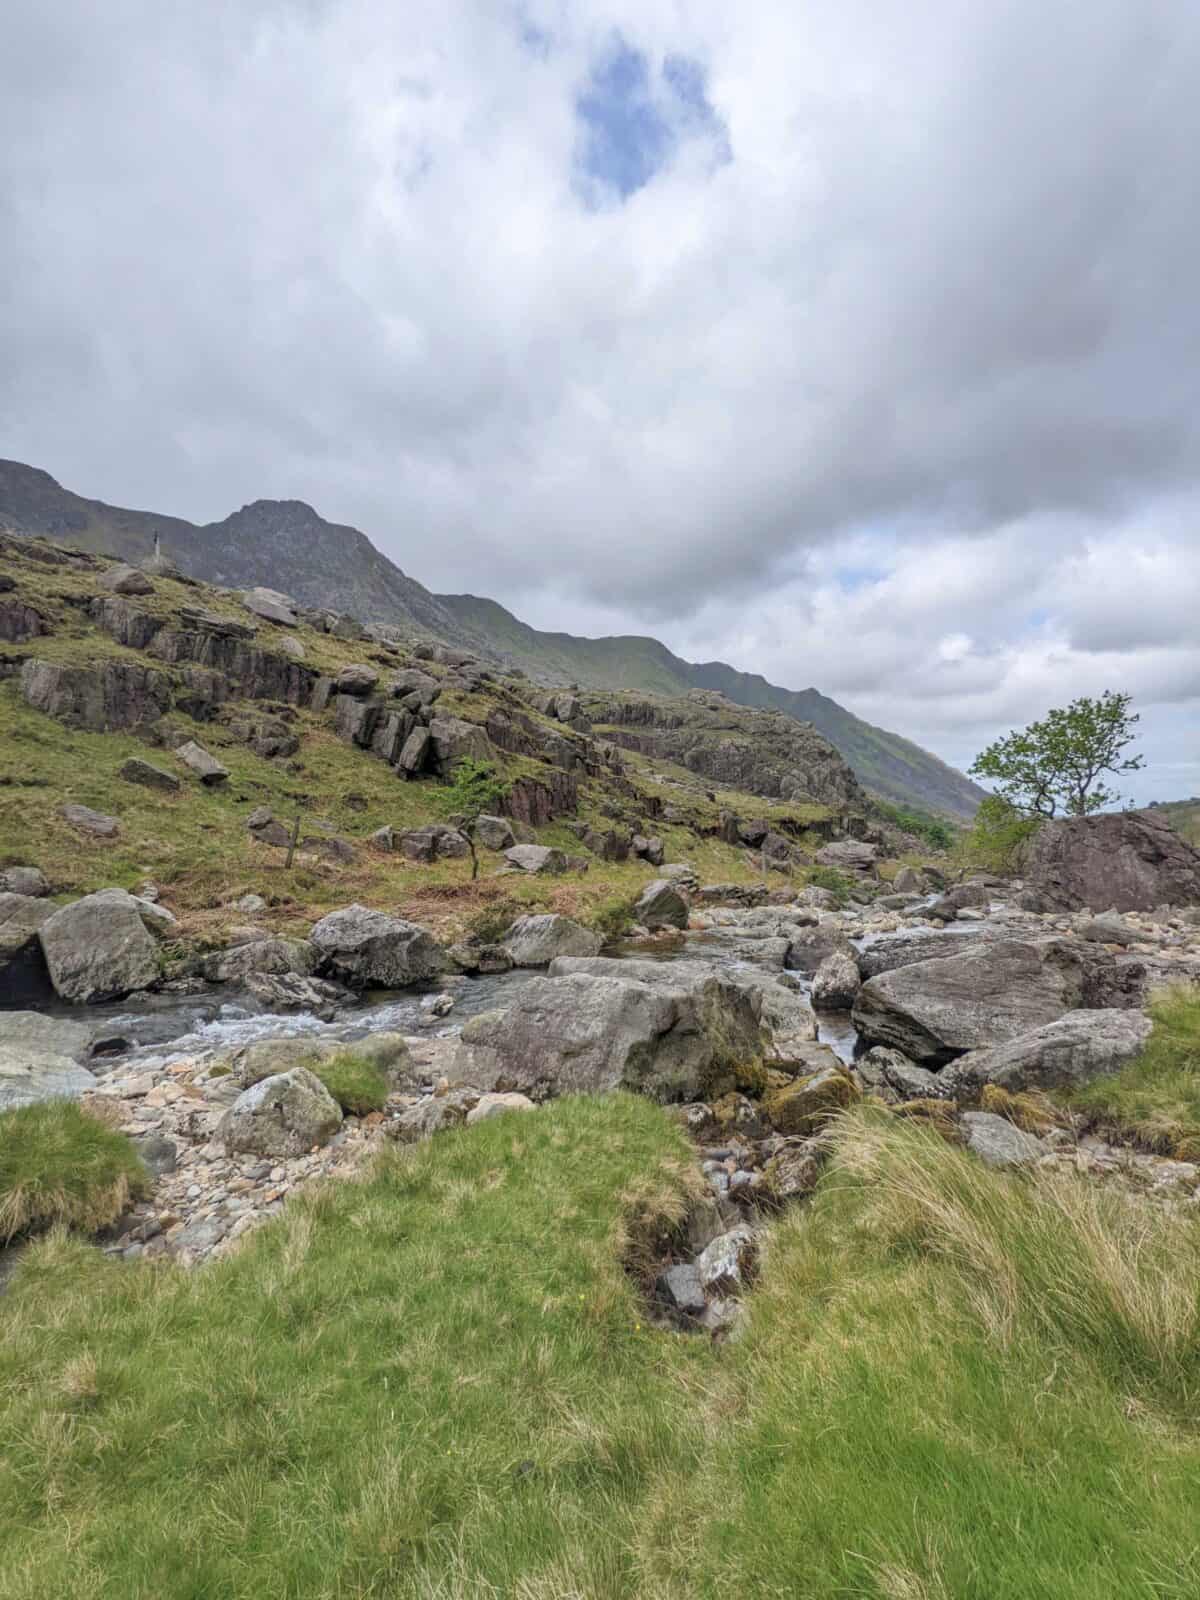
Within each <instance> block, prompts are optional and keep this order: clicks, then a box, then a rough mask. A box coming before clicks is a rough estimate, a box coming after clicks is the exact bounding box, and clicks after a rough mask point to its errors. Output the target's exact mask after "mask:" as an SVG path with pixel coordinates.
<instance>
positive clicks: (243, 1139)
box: [217, 1067, 342, 1158]
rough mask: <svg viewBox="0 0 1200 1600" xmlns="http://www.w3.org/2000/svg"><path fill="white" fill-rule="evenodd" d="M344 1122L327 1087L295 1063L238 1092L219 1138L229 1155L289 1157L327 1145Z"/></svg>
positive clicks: (223, 1123)
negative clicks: (286, 1069) (287, 1069)
mask: <svg viewBox="0 0 1200 1600" xmlns="http://www.w3.org/2000/svg"><path fill="white" fill-rule="evenodd" d="M341 1124H342V1111H341V1107H340V1106H339V1105H338V1103H337V1101H336V1100H335V1099H334V1098H333V1096H332V1095H331V1094H330V1093H329V1091H328V1089H326V1087H325V1085H324V1084H323V1083H322V1082H321V1081H320V1079H319V1078H315V1077H314V1076H313V1074H312V1073H311V1072H309V1071H308V1070H307V1069H306V1068H305V1067H294V1068H292V1070H291V1071H289V1072H283V1073H279V1074H277V1075H276V1076H275V1077H271V1078H263V1079H262V1080H261V1081H260V1082H259V1083H256V1084H254V1085H253V1086H252V1087H251V1088H249V1089H246V1090H245V1091H244V1092H243V1093H242V1094H240V1095H239V1096H238V1098H237V1099H236V1100H235V1101H234V1103H233V1104H232V1105H231V1106H230V1108H229V1110H228V1111H227V1112H226V1113H225V1115H224V1116H223V1117H222V1119H221V1122H220V1124H219V1126H218V1129H217V1136H218V1137H219V1138H220V1139H221V1140H223V1142H224V1144H225V1148H226V1149H227V1150H228V1151H230V1152H231V1153H236V1152H244V1153H247V1154H250V1155H262V1156H280V1157H284V1158H288V1157H293V1156H300V1155H305V1154H306V1153H307V1152H308V1151H309V1150H311V1149H312V1147H313V1146H314V1145H323V1144H328V1142H329V1140H330V1139H331V1138H332V1137H333V1135H334V1134H335V1133H336V1132H337V1130H338V1128H339V1127H341Z"/></svg>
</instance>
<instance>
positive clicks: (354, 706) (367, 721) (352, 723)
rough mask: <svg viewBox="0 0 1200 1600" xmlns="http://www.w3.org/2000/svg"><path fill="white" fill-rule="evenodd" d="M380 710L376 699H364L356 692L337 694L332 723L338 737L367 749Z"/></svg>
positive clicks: (380, 712) (372, 736) (372, 737)
mask: <svg viewBox="0 0 1200 1600" xmlns="http://www.w3.org/2000/svg"><path fill="white" fill-rule="evenodd" d="M382 712H383V707H382V706H381V705H380V703H379V701H378V700H365V699H363V697H362V696H361V695H357V694H339V695H338V696H337V697H336V699H335V700H334V702H333V725H334V728H335V729H336V731H337V735H338V738H339V739H345V740H346V742H347V743H348V744H356V745H358V746H359V748H360V749H362V750H366V749H368V748H369V747H370V745H371V741H372V740H373V739H374V737H375V725H376V723H377V722H378V721H379V718H380V716H381V714H382Z"/></svg>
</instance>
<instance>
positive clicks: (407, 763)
mask: <svg viewBox="0 0 1200 1600" xmlns="http://www.w3.org/2000/svg"><path fill="white" fill-rule="evenodd" d="M432 759H433V739H432V737H431V736H430V732H429V729H428V728H414V729H413V731H412V732H411V733H410V734H409V736H408V738H407V739H406V740H405V741H404V748H403V749H402V750H401V752H400V756H399V759H398V760H397V762H396V767H397V769H398V770H399V771H400V772H403V773H405V774H407V775H408V776H410V777H415V776H416V774H417V773H419V772H424V771H425V769H426V767H427V766H428V765H429V763H430V761H432Z"/></svg>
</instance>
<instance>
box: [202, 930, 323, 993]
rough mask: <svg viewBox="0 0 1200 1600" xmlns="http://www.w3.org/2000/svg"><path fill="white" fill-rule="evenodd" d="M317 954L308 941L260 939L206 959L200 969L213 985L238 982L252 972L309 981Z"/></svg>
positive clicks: (221, 951) (220, 951) (315, 964)
mask: <svg viewBox="0 0 1200 1600" xmlns="http://www.w3.org/2000/svg"><path fill="white" fill-rule="evenodd" d="M316 966H317V953H316V951H315V949H314V948H313V946H312V945H311V944H309V942H308V941H307V940H306V939H260V938H256V939H254V940H252V941H250V942H248V943H245V944H238V945H234V946H233V948H232V949H229V950H218V951H216V952H214V954H212V955H209V956H205V957H204V960H203V961H202V963H201V967H200V970H201V971H202V973H203V974H204V976H205V977H206V978H207V979H208V981H209V982H210V983H236V982H238V981H239V980H240V979H243V978H246V977H248V976H249V975H250V974H251V973H266V974H268V975H273V976H280V975H283V974H289V973H294V974H296V975H297V976H298V977H301V978H310V977H311V976H312V975H313V973H314V972H315V971H316Z"/></svg>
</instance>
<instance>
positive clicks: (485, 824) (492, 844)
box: [475, 816, 517, 851]
mask: <svg viewBox="0 0 1200 1600" xmlns="http://www.w3.org/2000/svg"><path fill="white" fill-rule="evenodd" d="M475 837H476V839H477V840H478V841H479V843H480V844H481V845H482V846H483V848H484V849H485V850H495V851H501V850H511V849H512V847H513V845H514V844H515V843H516V842H517V841H516V835H515V834H514V833H513V830H512V823H511V822H509V820H508V818H507V817H486V816H481V817H476V819H475Z"/></svg>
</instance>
